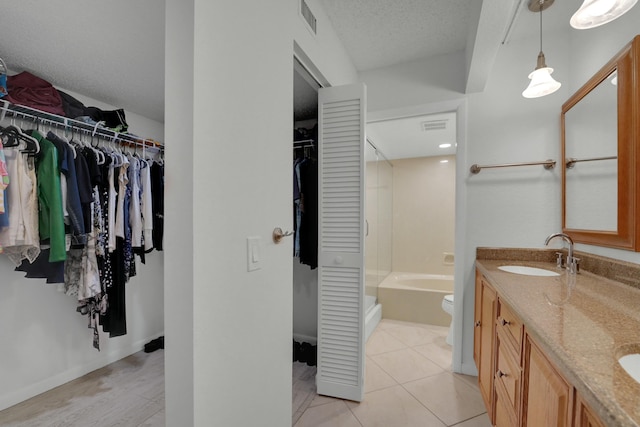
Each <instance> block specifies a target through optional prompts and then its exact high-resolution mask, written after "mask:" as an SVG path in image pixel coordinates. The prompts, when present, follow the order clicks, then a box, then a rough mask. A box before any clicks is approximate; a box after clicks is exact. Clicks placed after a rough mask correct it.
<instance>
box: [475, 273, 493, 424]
mask: <svg viewBox="0 0 640 427" xmlns="http://www.w3.org/2000/svg"><path fill="white" fill-rule="evenodd" d="M480 298H481V300H480V326H479V327H478V328H475V329H476V333H477V334H479V336H478V339H479V340H480V343H479V346H480V349H479V351H480V354H479V363H478V385H479V387H480V392H481V394H482V398H483V399H484V403H485V406H486V407H487V412H488V414H489V419H491V420H493V374H494V372H495V370H494V364H495V357H494V354H495V352H494V347H495V346H494V344H495V329H496V302H497V298H496V292H495V291H494V290H493V288H492V287H491V286H489V284H488V283H487V282H486V280H484V279H481V285H480Z"/></svg>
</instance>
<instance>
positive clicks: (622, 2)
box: [569, 0, 638, 30]
mask: <svg viewBox="0 0 640 427" xmlns="http://www.w3.org/2000/svg"><path fill="white" fill-rule="evenodd" d="M637 2H638V0H584V2H583V3H582V6H580V9H578V10H577V11H576V13H574V14H573V16H572V17H571V20H570V21H569V23H570V24H571V26H572V27H573V28H576V29H578V30H585V29H588V28H594V27H599V26H600V25H604V24H606V23H607V22H611V21H613V20H614V19H616V18H619V17H621V16H622V15H624V14H625V13H627V11H629V9H631V8H632V7H633V6H634V5H635V4H636V3H637Z"/></svg>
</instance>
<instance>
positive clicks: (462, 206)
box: [367, 98, 477, 375]
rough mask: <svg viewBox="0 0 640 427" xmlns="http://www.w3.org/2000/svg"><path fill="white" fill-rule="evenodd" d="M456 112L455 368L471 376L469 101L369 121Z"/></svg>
mask: <svg viewBox="0 0 640 427" xmlns="http://www.w3.org/2000/svg"><path fill="white" fill-rule="evenodd" d="M447 112H455V113H456V139H457V142H458V147H457V150H456V196H455V200H456V206H455V249H454V252H455V254H454V257H455V266H454V287H453V294H454V304H453V310H454V316H453V331H454V344H453V356H452V359H453V360H452V369H453V371H454V372H460V373H464V374H468V375H477V371H476V368H475V366H463V364H462V347H463V336H462V335H463V332H462V331H463V327H462V325H463V322H464V320H465V319H464V313H463V309H464V304H463V301H464V297H465V289H464V284H465V283H467V281H468V277H467V276H468V275H469V272H468V271H466V270H465V265H466V261H465V247H466V244H465V240H466V239H465V237H466V228H467V227H466V216H465V212H466V200H467V191H466V186H465V183H466V177H467V175H468V174H467V169H466V164H467V145H466V143H467V100H466V99H465V98H459V99H455V100H450V101H442V102H434V103H430V104H423V105H417V106H412V107H404V108H395V109H389V110H379V111H370V112H367V123H375V122H380V121H385V120H393V119H401V118H406V117H415V116H424V115H429V114H438V113H447Z"/></svg>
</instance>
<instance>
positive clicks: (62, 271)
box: [0, 130, 164, 350]
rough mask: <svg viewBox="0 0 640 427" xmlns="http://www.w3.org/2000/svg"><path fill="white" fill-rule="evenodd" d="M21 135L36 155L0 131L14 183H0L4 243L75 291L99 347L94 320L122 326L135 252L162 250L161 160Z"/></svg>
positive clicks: (27, 268) (1, 157) (38, 271)
mask: <svg viewBox="0 0 640 427" xmlns="http://www.w3.org/2000/svg"><path fill="white" fill-rule="evenodd" d="M26 135H30V136H32V137H33V138H35V141H37V142H38V144H39V145H40V151H39V152H37V154H36V155H35V157H34V156H30V155H28V154H27V152H26V151H25V152H23V151H22V150H23V147H22V146H19V145H18V146H11V147H3V146H2V144H1V142H2V139H1V138H0V161H1V162H2V164H1V165H0V183H2V184H5V183H7V184H8V183H10V184H11V185H9V186H6V188H5V187H0V190H5V191H4V192H3V195H6V197H5V200H3V207H4V206H5V204H6V206H7V208H6V209H5V210H6V212H5V213H4V214H2V215H0V218H4V219H6V223H7V226H6V227H2V226H1V225H0V244H3V245H4V246H6V254H7V255H8V257H9V258H10V260H11V261H12V262H13V263H14V264H16V265H17V267H16V270H17V271H22V272H25V273H26V277H28V278H44V279H46V281H47V283H57V284H59V290H61V291H63V292H64V293H65V294H67V295H69V296H72V297H73V298H75V299H76V301H77V311H78V312H79V313H81V314H82V315H86V316H87V318H88V324H89V328H91V329H92V330H93V346H94V347H95V348H96V349H98V350H99V349H100V333H99V326H100V325H101V326H102V329H103V331H105V332H107V333H108V334H109V336H110V337H116V336H121V335H125V334H126V333H127V319H126V300H125V299H126V285H127V283H128V281H129V279H130V278H131V277H134V276H135V275H136V256H135V255H138V257H140V259H141V261H142V262H144V257H145V252H150V251H151V250H153V249H158V250H161V249H162V238H163V235H162V234H163V233H162V231H163V215H162V214H163V208H164V200H163V191H164V166H163V164H162V163H160V162H155V161H147V160H145V159H140V158H139V157H138V156H137V155H122V154H121V153H120V152H111V151H107V150H105V149H97V148H94V147H90V146H85V145H83V144H82V143H79V142H77V141H74V140H71V141H68V140H67V139H66V138H64V137H61V136H59V135H57V134H56V133H54V132H53V131H50V132H48V133H47V136H46V137H45V136H43V135H42V134H41V133H40V132H39V131H37V130H32V131H28V132H26ZM34 144H35V142H34ZM5 170H6V174H4V173H3V171H5ZM64 207H66V216H65V209H64ZM156 225H157V227H156ZM65 233H67V234H66V236H68V238H66V239H65Z"/></svg>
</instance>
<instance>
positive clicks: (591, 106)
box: [561, 36, 640, 251]
mask: <svg viewBox="0 0 640 427" xmlns="http://www.w3.org/2000/svg"><path fill="white" fill-rule="evenodd" d="M561 124H562V157H563V159H564V161H565V165H564V167H563V168H562V229H563V231H564V232H565V233H567V234H569V235H570V236H571V237H572V238H573V240H574V241H576V242H579V243H588V244H592V245H598V246H609V247H615V248H621V249H628V250H635V251H640V206H639V207H638V210H637V211H636V204H637V203H640V170H637V169H639V168H638V167H637V165H638V160H639V159H640V152H639V151H640V36H636V37H635V38H634V39H633V40H632V42H631V43H629V44H628V45H627V46H625V47H624V49H622V50H621V51H620V52H619V53H618V54H617V55H616V56H614V57H613V58H612V59H611V60H610V61H609V62H608V63H607V64H606V65H605V66H604V67H602V68H601V69H600V70H599V71H598V72H597V73H596V74H595V75H594V76H593V77H592V78H591V79H590V80H589V81H588V82H587V83H586V84H585V85H584V86H582V87H581V88H580V89H579V90H578V91H577V92H576V93H575V94H574V95H573V96H572V97H571V98H569V100H568V101H567V102H565V103H564V104H563V106H562V114H561ZM636 200H638V202H636Z"/></svg>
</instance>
